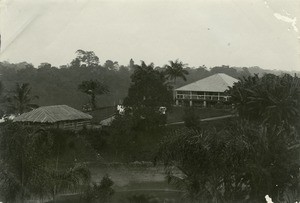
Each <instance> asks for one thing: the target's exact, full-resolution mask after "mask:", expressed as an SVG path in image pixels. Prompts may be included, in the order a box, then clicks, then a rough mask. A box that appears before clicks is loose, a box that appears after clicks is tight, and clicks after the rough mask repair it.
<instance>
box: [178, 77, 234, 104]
mask: <svg viewBox="0 0 300 203" xmlns="http://www.w3.org/2000/svg"><path fill="white" fill-rule="evenodd" d="M238 81H239V80H238V79H236V78H233V77H231V76H229V75H226V74H224V73H217V74H214V75H211V76H209V77H206V78H203V79H201V80H198V81H196V82H193V83H190V84H188V85H185V86H183V87H180V88H177V89H175V95H174V98H175V103H176V105H187V106H193V105H197V106H204V107H206V106H207V105H208V104H215V103H218V102H225V103H226V102H227V101H228V99H229V96H228V95H226V93H225V91H226V90H228V88H229V87H232V86H233V84H234V83H236V82H238Z"/></svg>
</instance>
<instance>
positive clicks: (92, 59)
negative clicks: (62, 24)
mask: <svg viewBox="0 0 300 203" xmlns="http://www.w3.org/2000/svg"><path fill="white" fill-rule="evenodd" d="M76 54H77V56H76V58H75V59H74V60H73V61H72V62H71V65H72V66H73V67H80V66H83V67H86V66H88V67H95V66H97V65H98V64H99V58H98V56H96V55H95V53H94V52H93V51H84V50H82V49H78V50H77V51H76Z"/></svg>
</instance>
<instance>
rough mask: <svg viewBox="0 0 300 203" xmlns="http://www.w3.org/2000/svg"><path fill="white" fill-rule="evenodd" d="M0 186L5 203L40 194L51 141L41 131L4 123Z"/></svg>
mask: <svg viewBox="0 0 300 203" xmlns="http://www.w3.org/2000/svg"><path fill="white" fill-rule="evenodd" d="M0 133H1V134H0V145H1V147H0V150H1V151H0V158H1V164H0V167H1V170H0V182H1V184H0V186H1V190H0V191H1V194H2V195H3V196H4V197H5V200H6V201H20V202H23V201H24V200H25V199H26V198H28V197H30V196H31V195H41V193H43V192H44V191H42V189H43V188H42V187H40V186H41V185H43V183H44V180H45V178H47V177H46V174H45V167H46V164H47V163H46V160H47V157H48V156H49V154H50V151H51V150H50V147H49V146H51V143H52V140H51V139H50V137H49V136H48V133H47V132H45V131H43V130H36V129H34V128H28V127H23V126H21V125H18V124H14V123H11V124H7V125H6V126H4V127H2V128H1V132H0Z"/></svg>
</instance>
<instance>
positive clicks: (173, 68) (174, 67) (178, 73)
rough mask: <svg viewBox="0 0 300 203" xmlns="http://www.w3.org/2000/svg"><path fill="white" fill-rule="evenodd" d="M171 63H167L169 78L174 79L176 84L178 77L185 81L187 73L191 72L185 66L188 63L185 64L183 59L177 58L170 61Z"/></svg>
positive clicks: (166, 71)
mask: <svg viewBox="0 0 300 203" xmlns="http://www.w3.org/2000/svg"><path fill="white" fill-rule="evenodd" d="M169 63H170V65H165V68H166V70H165V74H166V76H167V78H168V79H170V80H173V81H174V84H176V79H177V78H181V79H183V80H184V81H186V77H185V76H186V75H188V74H189V72H188V71H187V70H185V69H184V67H185V66H186V65H187V64H184V63H183V62H182V61H179V60H178V59H176V60H175V61H169Z"/></svg>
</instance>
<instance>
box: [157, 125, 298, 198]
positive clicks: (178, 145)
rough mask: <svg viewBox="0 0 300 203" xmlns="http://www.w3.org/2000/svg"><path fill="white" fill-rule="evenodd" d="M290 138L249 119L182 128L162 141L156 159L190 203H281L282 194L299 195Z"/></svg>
mask: <svg viewBox="0 0 300 203" xmlns="http://www.w3.org/2000/svg"><path fill="white" fill-rule="evenodd" d="M289 136H292V134H290V132H289V131H288V130H282V128H281V127H280V126H272V127H271V126H269V127H266V126H257V124H256V123H251V122H248V121H238V122H233V123H227V125H226V127H225V128H224V129H221V130H218V131H217V130H215V129H207V130H205V131H201V130H200V131H195V130H190V131H189V130H186V129H184V130H178V131H175V132H174V133H173V134H171V135H170V136H168V137H165V138H164V140H163V142H162V145H161V148H160V153H159V157H160V160H162V161H163V162H164V164H165V167H166V168H165V169H166V172H167V178H168V181H169V182H170V183H172V184H175V185H176V186H177V187H179V188H180V189H181V190H183V191H185V194H186V197H188V198H190V199H192V200H194V202H212V203H217V202H263V201H264V196H265V195H266V194H269V195H270V196H271V197H272V198H273V199H274V200H275V199H277V202H283V201H282V199H281V198H282V197H283V196H284V194H286V192H285V191H288V190H291V191H293V192H296V194H297V192H298V195H299V191H297V190H298V185H299V166H300V165H299V161H298V160H299V159H298V156H299V155H296V154H297V153H299V150H298V151H294V152H292V151H290V150H289V148H288V143H287V142H286V141H285V140H286V138H287V137H289ZM179 171H180V173H179ZM293 198H295V199H291V202H294V201H295V200H296V198H297V197H296V196H294V197H293Z"/></svg>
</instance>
